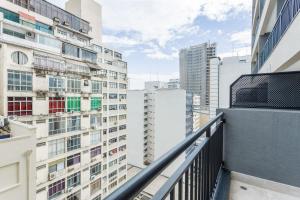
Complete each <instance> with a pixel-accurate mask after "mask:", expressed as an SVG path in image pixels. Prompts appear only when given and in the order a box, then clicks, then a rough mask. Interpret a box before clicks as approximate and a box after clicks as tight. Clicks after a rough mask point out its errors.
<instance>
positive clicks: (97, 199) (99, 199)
mask: <svg viewBox="0 0 300 200" xmlns="http://www.w3.org/2000/svg"><path fill="white" fill-rule="evenodd" d="M93 200H101V194H99V195H98V196H96V197H95V198H93Z"/></svg>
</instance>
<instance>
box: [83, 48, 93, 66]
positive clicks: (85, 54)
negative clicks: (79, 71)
mask: <svg viewBox="0 0 300 200" xmlns="http://www.w3.org/2000/svg"><path fill="white" fill-rule="evenodd" d="M81 52H82V59H83V60H85V61H89V62H91V63H97V53H94V52H91V51H87V50H85V49H82V50H81Z"/></svg>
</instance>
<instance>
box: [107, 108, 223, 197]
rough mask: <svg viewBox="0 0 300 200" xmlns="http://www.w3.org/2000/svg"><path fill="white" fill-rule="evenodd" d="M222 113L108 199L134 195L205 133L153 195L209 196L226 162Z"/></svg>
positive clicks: (211, 194)
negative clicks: (224, 158) (201, 140)
mask: <svg viewBox="0 0 300 200" xmlns="http://www.w3.org/2000/svg"><path fill="white" fill-rule="evenodd" d="M223 115H224V114H223V113H220V114H219V115H218V116H217V117H216V118H214V119H213V120H211V121H210V122H208V124H207V125H206V126H204V127H203V128H201V129H200V130H199V131H198V132H197V133H195V134H192V135H190V136H188V137H187V138H186V139H185V140H184V141H182V142H181V143H179V144H178V145H176V146H175V147H174V148H173V149H171V150H170V151H169V152H167V153H166V154H164V155H163V156H162V157H160V158H159V159H158V160H156V161H155V162H154V163H152V164H151V165H149V166H148V167H147V168H145V169H144V170H143V171H141V172H140V173H139V174H137V175H136V176H135V177H133V178H132V179H130V180H129V181H128V182H127V183H125V184H124V185H123V186H121V187H120V188H119V189H117V190H116V191H115V192H113V193H112V194H110V195H109V196H108V197H107V198H106V199H105V200H128V199H134V198H135V197H136V196H137V195H138V194H139V193H140V192H141V191H142V190H143V189H145V188H146V187H147V186H148V185H149V184H150V183H151V182H152V181H153V180H154V179H155V178H156V177H157V176H159V175H160V173H161V172H162V171H163V170H164V169H166V168H167V167H168V166H169V165H170V164H171V163H172V162H173V161H174V160H176V158H178V157H179V156H180V155H182V154H184V153H185V150H186V149H187V148H188V147H190V146H191V145H194V143H195V142H196V141H197V140H198V139H199V138H200V137H201V136H202V135H204V134H206V137H205V138H204V139H203V142H202V143H200V144H199V145H197V146H196V147H195V149H194V150H193V152H192V153H191V154H189V155H188V156H187V157H186V159H185V160H184V162H183V163H182V164H181V166H180V167H179V168H178V169H177V170H176V171H175V172H174V174H173V175H172V176H171V177H170V178H169V179H168V181H167V182H166V183H165V184H164V185H163V186H162V187H161V189H160V190H159V191H158V192H157V193H156V194H155V195H154V197H153V199H155V200H160V199H166V198H169V199H171V200H173V199H179V200H180V199H186V200H189V199H190V200H198V199H199V200H200V199H201V200H202V199H203V200H208V199H210V198H211V197H212V196H213V194H214V191H215V188H216V183H217V180H218V173H219V171H220V169H221V168H222V163H223ZM175 196H176V197H175Z"/></svg>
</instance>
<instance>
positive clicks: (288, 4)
mask: <svg viewBox="0 0 300 200" xmlns="http://www.w3.org/2000/svg"><path fill="white" fill-rule="evenodd" d="M299 11H300V0H286V1H285V3H284V5H283V7H282V9H281V11H280V13H279V14H278V18H277V21H276V23H275V25H274V27H273V29H272V31H271V33H269V36H268V38H267V40H266V42H265V43H264V44H263V45H262V46H263V47H262V49H261V51H260V54H259V66H258V67H259V69H260V68H261V67H262V66H263V65H264V64H265V62H266V61H267V60H268V59H269V57H270V56H271V54H272V53H273V51H274V49H275V48H276V47H277V45H278V43H279V42H280V40H281V39H282V38H283V36H284V35H285V34H286V32H287V30H288V29H289V27H290V26H291V24H292V23H293V22H294V19H295V18H296V17H297V15H298V13H299ZM295 26H297V25H295ZM298 33H299V32H298ZM284 44H287V43H284Z"/></svg>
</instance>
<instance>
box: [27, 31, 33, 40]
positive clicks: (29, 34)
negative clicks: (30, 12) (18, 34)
mask: <svg viewBox="0 0 300 200" xmlns="http://www.w3.org/2000/svg"><path fill="white" fill-rule="evenodd" d="M26 37H28V38H32V39H34V38H35V34H34V33H32V32H26Z"/></svg>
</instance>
